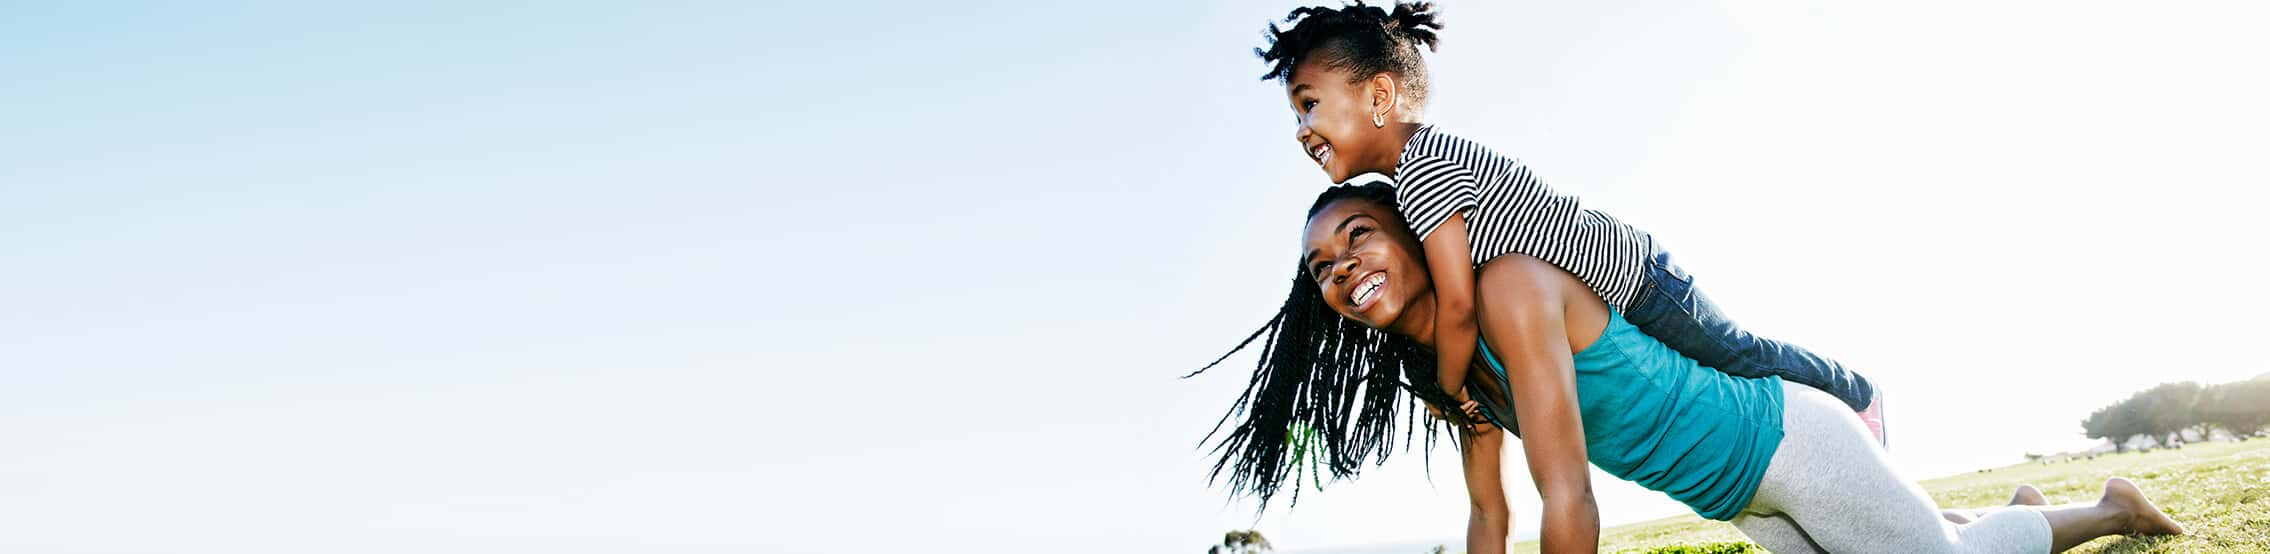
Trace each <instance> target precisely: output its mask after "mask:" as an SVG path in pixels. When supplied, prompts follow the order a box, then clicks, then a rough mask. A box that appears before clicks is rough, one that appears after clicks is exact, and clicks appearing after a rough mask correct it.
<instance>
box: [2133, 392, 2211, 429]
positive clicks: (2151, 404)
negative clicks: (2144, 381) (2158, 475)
mask: <svg viewBox="0 0 2270 554" xmlns="http://www.w3.org/2000/svg"><path fill="white" fill-rule="evenodd" d="M2205 390H2206V388H2205V387H2201V386H2199V384H2198V383H2193V382H2190V381H2184V382H2181V383H2162V384H2160V385H2159V386H2156V387H2152V388H2150V389H2146V390H2145V391H2144V392H2141V393H2137V395H2136V398H2137V399H2139V400H2142V401H2143V406H2144V407H2143V409H2142V414H2141V415H2142V416H2143V419H2144V431H2145V432H2147V433H2151V434H2152V436H2153V437H2154V438H2165V439H2167V440H2164V441H2162V442H2161V443H2160V444H2175V442H2176V440H2175V439H2176V437H2175V436H2173V435H2176V434H2177V433H2178V432H2180V431H2183V430H2184V428H2187V427H2191V426H2194V425H2198V424H2199V423H2200V422H2202V421H2205V420H2204V419H2203V418H2201V417H2199V395H2200V393H2201V392H2202V391H2205Z"/></svg>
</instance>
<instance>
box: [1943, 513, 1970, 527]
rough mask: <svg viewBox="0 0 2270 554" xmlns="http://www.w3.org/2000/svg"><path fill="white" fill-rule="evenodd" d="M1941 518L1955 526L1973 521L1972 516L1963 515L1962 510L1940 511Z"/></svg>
mask: <svg viewBox="0 0 2270 554" xmlns="http://www.w3.org/2000/svg"><path fill="white" fill-rule="evenodd" d="M1939 517H1942V518H1946V519H1947V521H1948V522H1949V523H1953V524H1955V525H1963V524H1966V523H1970V520H1971V517H1970V514H1966V513H1963V512H1962V511H1961V510H1939Z"/></svg>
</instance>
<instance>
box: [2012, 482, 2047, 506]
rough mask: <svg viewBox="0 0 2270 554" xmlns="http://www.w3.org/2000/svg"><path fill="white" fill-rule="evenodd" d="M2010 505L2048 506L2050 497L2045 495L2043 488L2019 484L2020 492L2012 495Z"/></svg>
mask: <svg viewBox="0 0 2270 554" xmlns="http://www.w3.org/2000/svg"><path fill="white" fill-rule="evenodd" d="M2010 505H2011V506H2048V505H2049V497H2047V496H2043V495H2042V494H2041V489H2037V488H2034V486H2033V485H2018V494H2016V495H2012V496H2011V497H2010Z"/></svg>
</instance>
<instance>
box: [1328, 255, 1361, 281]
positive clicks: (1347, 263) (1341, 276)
mask: <svg viewBox="0 0 2270 554" xmlns="http://www.w3.org/2000/svg"><path fill="white" fill-rule="evenodd" d="M1355 274H1356V257H1355V256H1343V257H1341V258H1340V263H1336V264H1332V282H1334V283H1337V282H1340V281H1345V280H1347V279H1348V276H1350V275H1355Z"/></svg>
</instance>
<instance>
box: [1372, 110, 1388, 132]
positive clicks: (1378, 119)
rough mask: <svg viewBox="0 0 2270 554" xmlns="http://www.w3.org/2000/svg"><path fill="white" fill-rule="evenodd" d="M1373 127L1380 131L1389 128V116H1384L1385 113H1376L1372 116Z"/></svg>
mask: <svg viewBox="0 0 2270 554" xmlns="http://www.w3.org/2000/svg"><path fill="white" fill-rule="evenodd" d="M1371 127H1372V128H1373V129H1379V128H1384V127H1387V114H1383V113H1375V114H1371Z"/></svg>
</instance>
